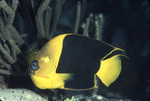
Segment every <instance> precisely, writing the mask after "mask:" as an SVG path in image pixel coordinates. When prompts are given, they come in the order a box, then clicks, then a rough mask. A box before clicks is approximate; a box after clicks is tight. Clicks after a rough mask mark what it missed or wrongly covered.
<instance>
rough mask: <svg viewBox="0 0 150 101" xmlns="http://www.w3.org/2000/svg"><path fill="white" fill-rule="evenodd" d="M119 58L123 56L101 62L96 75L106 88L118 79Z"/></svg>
mask: <svg viewBox="0 0 150 101" xmlns="http://www.w3.org/2000/svg"><path fill="white" fill-rule="evenodd" d="M120 56H124V55H123V54H118V55H114V56H112V57H111V58H108V59H106V60H102V61H101V66H100V69H99V71H98V72H97V73H96V74H97V76H98V77H99V78H100V80H101V81H102V82H103V83H104V84H105V85H106V86H107V87H108V86H109V85H110V84H111V83H113V82H114V81H115V80H116V79H117V78H118V76H119V74H120V72H121V59H120Z"/></svg>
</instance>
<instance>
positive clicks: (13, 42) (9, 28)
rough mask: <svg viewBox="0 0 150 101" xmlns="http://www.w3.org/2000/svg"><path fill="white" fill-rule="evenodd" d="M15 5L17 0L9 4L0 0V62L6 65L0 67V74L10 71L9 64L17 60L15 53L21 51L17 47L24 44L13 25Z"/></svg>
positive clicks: (9, 72)
mask: <svg viewBox="0 0 150 101" xmlns="http://www.w3.org/2000/svg"><path fill="white" fill-rule="evenodd" d="M17 5H18V0H13V1H12V3H11V5H10V6H9V5H8V4H7V3H6V2H5V1H4V0H1V1H0V8H1V9H0V12H1V14H2V15H1V16H0V42H1V44H0V56H1V57H0V64H3V65H4V66H5V67H6V70H2V69H1V68H0V69H1V70H0V73H2V74H8V75H10V74H11V73H12V71H11V70H12V68H11V64H14V63H15V62H16V61H17V55H18V54H20V53H21V50H20V48H19V47H21V46H22V45H23V44H24V40H23V39H22V38H21V36H20V34H19V33H18V31H17V30H16V28H15V27H14V26H13V21H14V17H15V12H16V9H17Z"/></svg>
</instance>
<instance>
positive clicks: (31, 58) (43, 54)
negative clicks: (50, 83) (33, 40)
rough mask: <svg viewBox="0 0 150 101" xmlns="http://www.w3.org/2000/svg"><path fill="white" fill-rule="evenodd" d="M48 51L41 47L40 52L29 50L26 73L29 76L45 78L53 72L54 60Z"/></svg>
mask: <svg viewBox="0 0 150 101" xmlns="http://www.w3.org/2000/svg"><path fill="white" fill-rule="evenodd" d="M50 53H51V52H50V50H49V49H47V48H46V47H43V48H42V49H40V50H38V51H37V50H31V51H30V52H29V54H28V58H27V59H28V64H29V67H28V71H29V74H30V75H35V76H39V77H46V76H48V75H49V74H50V73H51V72H53V71H54V70H55V68H56V67H55V59H54V58H53V56H51V54H50Z"/></svg>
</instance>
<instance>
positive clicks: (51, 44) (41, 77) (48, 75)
mask: <svg viewBox="0 0 150 101" xmlns="http://www.w3.org/2000/svg"><path fill="white" fill-rule="evenodd" d="M66 35H67V34H64V35H60V36H59V37H55V38H53V39H52V40H50V41H48V42H47V43H46V44H45V45H44V46H43V47H42V48H41V49H40V50H38V51H35V50H32V51H31V52H29V54H28V63H29V74H30V76H31V79H32V81H33V83H34V84H35V85H36V86H37V87H39V88H41V89H46V88H52V87H53V86H50V85H52V82H54V80H56V77H57V76H56V68H57V66H58V62H59V58H60V55H61V51H62V46H63V39H64V37H65V36H66ZM54 75H55V77H54ZM54 78H55V79H54ZM60 85H62V83H60Z"/></svg>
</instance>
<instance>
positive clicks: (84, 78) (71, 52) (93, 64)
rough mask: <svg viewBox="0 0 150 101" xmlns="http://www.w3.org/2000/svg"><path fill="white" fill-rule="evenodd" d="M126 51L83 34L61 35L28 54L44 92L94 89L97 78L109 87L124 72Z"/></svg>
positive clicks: (37, 83) (34, 78)
mask: <svg viewBox="0 0 150 101" xmlns="http://www.w3.org/2000/svg"><path fill="white" fill-rule="evenodd" d="M121 57H126V56H125V55H124V50H122V49H120V48H117V47H114V46H112V45H110V44H108V43H106V42H104V41H99V40H96V39H94V38H90V37H86V36H83V35H80V34H72V33H68V34H61V35H58V36H56V37H54V38H52V39H51V40H49V41H48V42H47V43H46V44H45V45H43V47H42V48H41V49H39V50H37V49H32V50H31V51H30V52H29V53H28V55H27V61H28V64H29V67H28V68H29V75H30V77H31V79H32V81H33V83H34V85H35V86H36V87H38V88H40V89H64V90H76V91H83V90H90V89H94V88H98V86H97V83H96V77H98V78H99V79H100V80H101V82H102V83H103V84H104V85H105V86H107V87H109V86H110V84H112V83H113V82H114V81H116V79H117V78H118V77H119V75H120V73H121V67H122V63H121Z"/></svg>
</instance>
